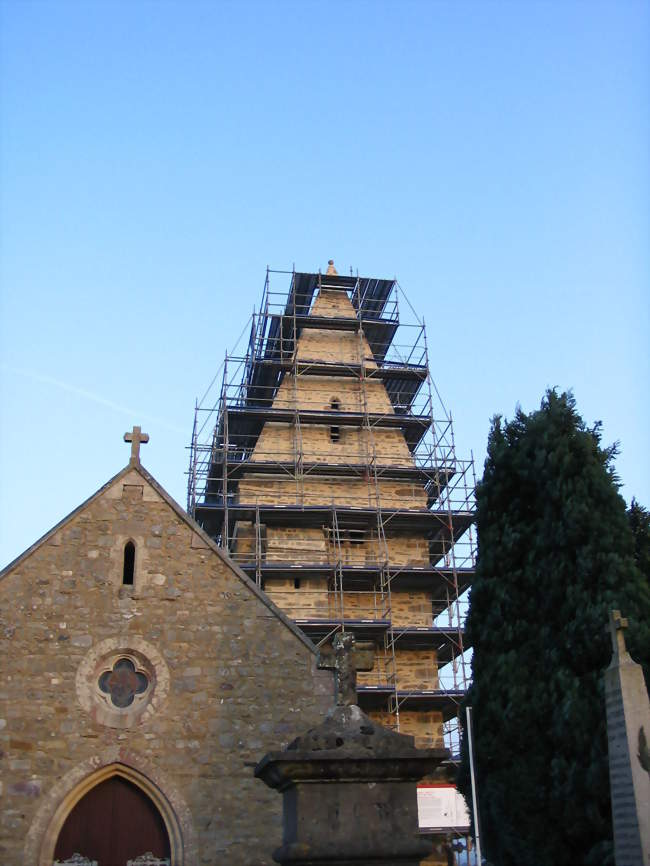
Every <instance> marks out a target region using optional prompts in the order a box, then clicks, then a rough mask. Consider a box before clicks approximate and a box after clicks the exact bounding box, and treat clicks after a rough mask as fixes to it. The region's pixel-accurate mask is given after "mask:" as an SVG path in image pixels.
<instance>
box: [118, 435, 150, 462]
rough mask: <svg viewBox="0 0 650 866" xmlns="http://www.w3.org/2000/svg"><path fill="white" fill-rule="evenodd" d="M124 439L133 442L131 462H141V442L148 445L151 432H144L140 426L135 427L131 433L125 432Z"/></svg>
mask: <svg viewBox="0 0 650 866" xmlns="http://www.w3.org/2000/svg"><path fill="white" fill-rule="evenodd" d="M124 441H125V442H130V443H131V463H139V462H140V443H141V442H142V444H143V445H146V444H147V442H148V441H149V434H148V433H143V432H142V429H141V428H140V427H134V428H133V430H132V431H131V432H130V433H125V434H124Z"/></svg>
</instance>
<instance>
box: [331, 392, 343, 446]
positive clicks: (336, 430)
mask: <svg viewBox="0 0 650 866" xmlns="http://www.w3.org/2000/svg"><path fill="white" fill-rule="evenodd" d="M340 409H341V402H340V401H339V400H337V399H336V397H332V399H331V401H330V410H331V411H332V412H339V411H340ZM340 438H341V428H340V427H339V425H338V424H336V425H334V426H333V427H330V441H331V442H338V441H339V440H340Z"/></svg>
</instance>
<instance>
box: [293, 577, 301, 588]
mask: <svg viewBox="0 0 650 866" xmlns="http://www.w3.org/2000/svg"><path fill="white" fill-rule="evenodd" d="M293 588H294V589H300V578H299V577H294V579H293Z"/></svg>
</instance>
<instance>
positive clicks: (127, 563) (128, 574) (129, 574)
mask: <svg viewBox="0 0 650 866" xmlns="http://www.w3.org/2000/svg"><path fill="white" fill-rule="evenodd" d="M134 571H135V544H134V543H133V542H132V541H127V542H126V544H125V545H124V570H123V572H122V584H123V585H124V586H133V574H134Z"/></svg>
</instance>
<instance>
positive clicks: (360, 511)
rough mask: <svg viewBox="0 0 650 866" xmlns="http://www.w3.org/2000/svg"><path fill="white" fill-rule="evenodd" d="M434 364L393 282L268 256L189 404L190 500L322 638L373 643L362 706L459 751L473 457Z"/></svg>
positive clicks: (277, 598)
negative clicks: (192, 413)
mask: <svg viewBox="0 0 650 866" xmlns="http://www.w3.org/2000/svg"><path fill="white" fill-rule="evenodd" d="M276 283H279V284H280V285H281V286H282V291H276V290H275V286H276ZM287 286H288V290H287ZM401 306H404V304H402V305H401ZM428 362H429V359H428V354H427V344H426V333H425V330H424V326H423V324H422V323H420V322H417V321H416V322H415V324H414V325H408V324H407V323H405V322H403V321H400V315H399V310H398V286H397V283H396V281H395V280H383V279H371V278H360V277H354V276H341V275H339V274H337V273H336V271H335V269H334V268H333V265H332V263H330V267H329V268H328V272H327V273H326V274H321V273H297V272H291V273H289V274H282V273H280V272H267V279H266V283H265V289H264V295H263V300H262V306H261V311H260V313H259V314H258V315H256V316H254V317H253V321H252V327H251V332H250V338H249V343H248V347H247V349H246V351H245V352H244V353H242V355H241V356H240V357H228V358H226V364H225V372H224V378H223V382H222V386H221V394H220V397H219V400H218V406H217V407H216V409H214V410H212V413H213V415H214V417H211V412H210V410H207V409H206V410H204V409H203V408H202V407H199V408H198V409H197V416H196V422H195V427H194V431H195V432H194V437H193V441H192V449H191V455H192V456H191V463H190V473H189V479H190V480H189V497H188V510H189V511H190V513H191V514H193V516H194V517H195V518H196V519H197V521H198V522H199V523H200V524H201V525H202V526H203V527H204V529H205V530H206V531H207V532H208V533H209V534H210V535H212V536H213V537H214V538H215V539H216V540H217V542H218V543H219V544H220V545H221V546H222V547H223V548H224V549H225V550H227V551H228V553H229V554H230V556H231V557H232V558H233V559H234V560H235V562H236V563H237V564H238V565H239V566H240V567H241V568H242V569H243V570H244V571H245V572H246V573H247V574H248V575H249V576H250V577H251V578H252V579H253V580H255V581H256V583H257V584H258V585H259V586H260V587H261V588H262V589H264V590H265V592H266V593H267V594H268V596H269V597H270V598H271V599H272V600H273V602H274V603H275V604H276V605H277V606H278V607H279V608H280V609H281V610H283V611H284V612H285V613H286V614H287V615H288V616H290V617H291V618H292V619H293V620H294V621H295V622H296V623H297V624H298V625H299V626H300V628H301V629H302V630H303V631H304V632H305V634H306V635H307V636H308V637H310V638H311V640H312V641H313V642H314V643H315V644H317V645H323V644H327V643H328V642H331V640H332V638H333V636H334V635H335V634H337V633H338V632H341V631H351V632H353V633H354V635H355V638H356V640H357V641H363V642H366V643H370V644H371V645H372V646H374V652H375V657H374V666H373V669H372V670H371V671H367V672H363V673H360V674H359V677H358V687H357V688H358V703H359V705H360V706H361V707H362V708H363V709H364V711H365V712H367V713H368V715H369V716H370V717H371V718H373V719H374V720H375V721H378V722H381V723H382V724H384V725H386V726H388V727H392V728H394V729H397V730H399V731H401V732H402V733H406V734H410V735H412V736H413V737H414V738H415V744H416V746H418V747H419V748H432V747H441V746H443V745H447V746H449V747H451V748H452V751H453V750H454V748H455V747H456V745H457V741H456V740H455V734H454V732H453V727H454V724H455V721H456V720H457V718H458V715H459V709H460V701H461V700H462V697H463V695H464V692H465V689H466V681H465V665H464V656H463V653H464V651H465V650H466V649H467V647H466V645H465V643H464V635H463V627H462V623H463V619H464V609H463V608H464V605H463V601H462V595H463V593H464V592H465V590H466V589H467V588H468V587H469V585H470V583H471V578H472V574H473V566H474V545H473V536H472V524H473V520H474V513H473V508H474V500H473V489H474V483H473V466H472V464H471V463H470V462H469V461H466V462H463V461H460V460H458V459H457V458H456V454H455V448H454V442H453V434H452V427H451V419H450V417H449V416H448V415H447V414H446V412H445V410H444V407H442V406H441V405H438V404H437V403H436V395H437V392H436V390H435V386H433V383H432V381H431V377H430V373H429V363H428ZM206 413H207V417H206ZM201 429H203V431H210V434H209V437H208V438H207V439H206V440H204V441H202V440H201V436H200V434H199V432H198V431H200V430H201Z"/></svg>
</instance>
